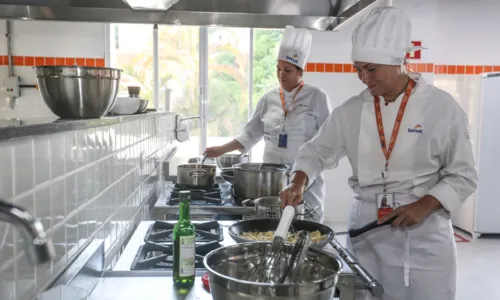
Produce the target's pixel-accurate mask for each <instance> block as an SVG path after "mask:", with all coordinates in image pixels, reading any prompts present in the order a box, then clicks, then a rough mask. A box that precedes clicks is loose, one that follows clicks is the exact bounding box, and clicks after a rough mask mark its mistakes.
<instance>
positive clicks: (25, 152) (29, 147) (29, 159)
mask: <svg viewBox="0 0 500 300" xmlns="http://www.w3.org/2000/svg"><path fill="white" fill-rule="evenodd" d="M14 147H15V148H14V166H15V174H16V175H15V187H16V188H15V193H16V194H19V193H22V192H25V191H27V190H29V189H32V188H33V183H34V181H33V177H34V176H33V140H32V139H30V138H27V139H22V140H18V141H17V142H15V146H14Z"/></svg>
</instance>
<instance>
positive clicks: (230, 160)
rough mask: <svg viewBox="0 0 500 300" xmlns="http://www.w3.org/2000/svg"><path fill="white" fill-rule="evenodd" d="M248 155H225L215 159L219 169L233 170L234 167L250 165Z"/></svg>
mask: <svg viewBox="0 0 500 300" xmlns="http://www.w3.org/2000/svg"><path fill="white" fill-rule="evenodd" d="M248 161H249V156H248V154H223V155H221V156H219V157H217V158H216V159H215V162H216V163H217V166H218V167H219V169H221V170H223V169H226V168H231V167H232V166H233V165H237V164H241V163H248Z"/></svg>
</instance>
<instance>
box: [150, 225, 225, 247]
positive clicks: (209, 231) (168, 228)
mask: <svg viewBox="0 0 500 300" xmlns="http://www.w3.org/2000/svg"><path fill="white" fill-rule="evenodd" d="M174 226H175V224H172V223H167V222H163V221H156V222H154V223H153V224H152V225H151V226H150V227H149V229H148V231H147V232H146V235H145V236H144V241H145V242H155V243H172V242H173V237H172V234H173V231H174ZM194 226H195V228H196V242H197V243H203V242H213V241H219V242H220V241H222V240H224V232H223V231H222V227H221V226H220V224H219V222H217V221H209V222H204V223H196V224H194Z"/></svg>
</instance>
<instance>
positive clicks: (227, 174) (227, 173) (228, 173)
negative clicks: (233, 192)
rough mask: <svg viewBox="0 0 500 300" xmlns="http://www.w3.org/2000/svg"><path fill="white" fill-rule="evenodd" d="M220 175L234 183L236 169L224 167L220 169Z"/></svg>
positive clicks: (226, 180) (228, 181)
mask: <svg viewBox="0 0 500 300" xmlns="http://www.w3.org/2000/svg"><path fill="white" fill-rule="evenodd" d="M220 177H221V178H222V179H223V180H224V181H225V182H227V183H230V184H233V183H234V169H233V168H224V169H222V170H221V171H220Z"/></svg>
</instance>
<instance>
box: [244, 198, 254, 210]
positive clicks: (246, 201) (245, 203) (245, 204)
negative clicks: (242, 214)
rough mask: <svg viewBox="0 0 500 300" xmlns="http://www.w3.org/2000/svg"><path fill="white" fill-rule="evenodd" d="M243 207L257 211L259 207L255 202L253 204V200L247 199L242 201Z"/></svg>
mask: <svg viewBox="0 0 500 300" xmlns="http://www.w3.org/2000/svg"><path fill="white" fill-rule="evenodd" d="M247 203H251V205H252V206H247ZM241 205H243V206H244V207H250V208H254V207H255V209H257V206H255V202H253V200H252V199H246V200H243V201H241Z"/></svg>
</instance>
